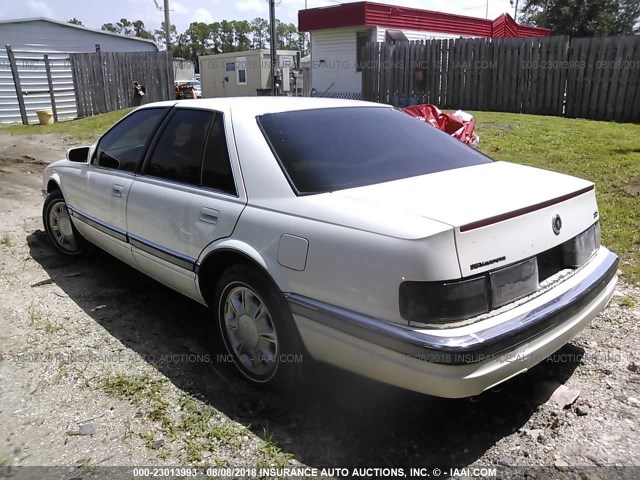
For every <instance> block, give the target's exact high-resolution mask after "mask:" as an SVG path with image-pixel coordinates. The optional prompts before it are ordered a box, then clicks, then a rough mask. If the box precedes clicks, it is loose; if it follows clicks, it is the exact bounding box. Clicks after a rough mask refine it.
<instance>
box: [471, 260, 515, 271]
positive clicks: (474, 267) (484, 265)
mask: <svg viewBox="0 0 640 480" xmlns="http://www.w3.org/2000/svg"><path fill="white" fill-rule="evenodd" d="M506 259H507V257H498V258H492V259H491V260H486V261H484V262H478V263H472V264H471V265H469V269H471V270H475V269H477V268H482V267H486V266H488V265H493V264H494V263H500V262H504V261H505V260H506Z"/></svg>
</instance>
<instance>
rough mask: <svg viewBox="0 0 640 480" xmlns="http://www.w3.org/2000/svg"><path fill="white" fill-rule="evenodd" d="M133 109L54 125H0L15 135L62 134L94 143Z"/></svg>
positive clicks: (0, 129)
mask: <svg viewBox="0 0 640 480" xmlns="http://www.w3.org/2000/svg"><path fill="white" fill-rule="evenodd" d="M130 111H131V109H130V108H126V109H124V110H117V111H115V112H109V113H105V114H104V115H96V116H94V117H88V118H83V119H79V120H69V121H65V122H59V123H54V124H52V125H7V126H4V127H0V133H12V134H14V135H44V134H52V135H62V136H64V137H67V138H70V139H73V140H77V141H79V142H86V143H93V142H94V141H96V140H97V139H98V137H99V136H100V135H102V134H103V133H104V132H105V131H106V130H107V129H108V128H109V127H111V126H112V125H113V124H114V123H115V122H116V121H118V120H120V119H121V118H122V117H123V116H124V115H125V114H127V113H129V112H130Z"/></svg>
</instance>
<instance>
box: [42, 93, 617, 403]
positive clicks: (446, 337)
mask: <svg viewBox="0 0 640 480" xmlns="http://www.w3.org/2000/svg"><path fill="white" fill-rule="evenodd" d="M43 194H44V195H45V197H46V200H45V203H44V211H43V220H44V225H45V227H46V231H47V233H48V235H49V237H50V238H51V241H52V243H53V245H54V246H55V247H56V248H57V249H58V250H59V251H60V252H62V253H65V254H68V255H78V254H80V253H81V252H82V251H83V247H84V246H85V244H86V242H91V243H92V244H95V245H97V246H99V247H100V248H102V249H104V250H106V251H107V252H109V253H111V254H112V255H114V256H115V257H117V258H119V259H120V260H122V261H124V262H126V263H127V264H129V265H131V266H132V267H134V268H137V269H138V270H140V271H142V272H144V273H146V274H148V275H149V276H151V277H153V278H154V279H156V280H158V281H160V282H162V283H164V284H165V285H167V286H169V287H171V288H173V289H175V290H177V291H178V292H181V293H183V294H184V295H186V296H188V297H191V298H192V299H194V300H196V301H198V302H200V303H202V304H205V305H208V306H209V307H210V309H211V311H212V318H211V321H212V322H216V324H217V325H218V327H219V330H220V334H221V335H222V338H223V340H224V343H225V345H226V348H227V349H228V351H229V354H230V355H232V357H233V358H234V361H235V365H236V366H237V368H238V370H239V372H241V373H242V374H243V375H244V376H245V377H246V378H247V379H249V380H250V381H251V382H254V383H256V384H267V385H277V386H284V385H291V383H292V382H294V381H296V380H297V379H299V378H300V372H301V371H302V364H303V360H305V359H307V357H308V356H310V357H312V358H313V359H316V360H319V361H322V362H327V363H330V364H333V365H336V366H338V367H341V368H344V369H347V370H350V371H352V372H356V373H358V374H361V375H364V376H367V377H370V378H374V379H377V380H379V381H382V382H386V383H389V384H393V385H397V386H399V387H402V388H406V389H410V390H414V391H417V392H423V393H426V394H431V395H437V396H442V397H465V396H471V395H476V394H479V393H480V392H482V391H484V390H486V389H489V388H491V387H493V386H495V385H497V384H499V383H501V382H504V381H505V380H507V379H509V378H511V377H513V376H514V375H517V374H519V373H522V372H525V371H527V369H529V368H531V367H532V366H534V365H535V364H537V363H539V362H541V361H542V360H544V359H545V358H546V357H547V356H549V355H551V354H552V353H553V352H555V351H556V350H558V349H559V348H561V347H562V346H563V345H564V344H566V343H567V342H568V341H570V340H571V339H572V338H573V337H574V336H575V335H576V334H577V333H578V332H579V331H580V330H581V329H583V328H584V327H585V326H586V325H588V324H589V322H590V321H591V320H592V319H593V318H594V317H595V316H596V315H597V314H598V313H599V312H600V311H602V310H603V309H604V308H605V306H606V304H607V302H608V301H609V299H610V298H611V296H612V294H613V291H614V288H615V283H616V279H617V273H616V272H617V264H618V258H617V256H616V255H615V254H614V253H612V252H610V251H609V250H607V249H606V248H605V247H603V246H601V245H600V230H599V221H598V220H599V218H598V207H597V204H596V197H595V191H594V185H593V183H591V182H588V181H585V180H581V179H578V178H573V177H570V176H566V175H561V174H558V173H553V172H549V171H545V170H539V169H534V168H530V167H525V166H520V165H515V164H512V163H506V162H496V161H493V160H491V159H490V158H488V157H486V156H484V155H482V154H481V153H479V152H477V151H475V150H473V149H471V148H469V147H467V146H465V145H463V144H462V143H460V142H458V141H457V140H455V139H452V138H451V137H449V136H448V135H446V134H445V133H442V132H440V131H438V130H436V129H435V128H433V127H431V126H429V125H427V124H425V123H423V122H420V121H419V120H416V119H414V118H412V117H410V116H408V115H406V114H405V113H402V112H400V111H398V110H395V109H393V108H391V107H389V106H387V105H380V104H372V103H365V102H355V101H343V100H329V99H317V98H308V99H301V98H277V97H271V98H269V97H261V98H233V99H207V100H198V101H193V100H191V101H177V102H176V101H172V102H161V103H154V104H149V105H145V106H144V107H141V108H138V109H137V110H135V111H133V112H131V113H130V114H129V115H127V116H126V117H124V118H123V119H122V120H121V121H120V122H118V123H117V124H115V125H114V126H113V127H112V128H111V129H110V130H109V131H107V132H106V133H105V134H104V135H103V136H102V137H101V138H100V140H99V141H98V142H97V143H96V144H95V145H93V146H91V147H80V148H74V149H71V150H70V151H69V152H68V154H67V159H66V160H61V161H59V162H56V163H53V164H51V165H49V166H48V167H47V169H46V171H45V174H44V184H43Z"/></svg>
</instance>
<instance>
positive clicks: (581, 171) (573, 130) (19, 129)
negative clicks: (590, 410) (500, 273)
mask: <svg viewBox="0 0 640 480" xmlns="http://www.w3.org/2000/svg"><path fill="white" fill-rule="evenodd" d="M129 111H130V109H126V110H119V111H116V112H110V113H107V114H104V115H98V116H95V117H90V118H85V119H82V120H74V121H70V122H63V123H58V124H54V125H26V126H25V125H11V126H7V127H1V128H0V132H7V133H14V134H35V133H51V134H60V135H65V136H68V137H70V138H73V139H75V140H78V141H87V142H90V141H93V140H95V139H96V138H98V137H99V135H100V134H101V133H102V132H104V131H105V130H106V129H107V128H108V127H109V126H111V125H112V124H113V123H114V122H115V121H116V120H118V119H120V118H121V117H122V116H123V115H124V114H126V113H128V112H129ZM474 115H475V116H476V119H477V121H478V124H477V127H476V131H477V132H478V134H479V135H480V138H481V141H482V143H481V145H480V150H481V151H483V152H484V153H486V154H488V155H489V156H491V157H492V158H495V159H496V160H505V161H509V162H517V163H523V164H526V165H531V166H534V167H540V168H545V169H548V170H553V171H557V172H561V173H566V174H569V175H575V176H578V177H581V178H585V179H587V180H591V181H593V182H595V183H596V187H597V194H598V203H599V210H600V221H601V222H602V241H603V243H604V244H605V245H606V246H607V247H609V248H611V249H613V250H615V251H616V252H618V253H619V254H620V256H621V258H622V262H621V269H622V272H623V273H624V275H625V276H626V278H627V279H628V280H629V281H631V282H640V125H637V124H619V123H613V122H596V121H592V120H578V119H566V118H559V117H543V116H537V115H521V114H513V113H493V112H474ZM1 243H3V244H4V245H6V243H5V239H2V241H1Z"/></svg>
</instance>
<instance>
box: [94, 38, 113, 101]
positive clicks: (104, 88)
mask: <svg viewBox="0 0 640 480" xmlns="http://www.w3.org/2000/svg"><path fill="white" fill-rule="evenodd" d="M96 53H97V57H98V62H99V64H100V78H101V79H102V85H101V87H102V97H103V98H104V109H101V108H100V106H99V105H96V106H97V107H98V113H107V112H110V111H111V108H110V104H109V98H108V92H107V81H106V76H105V73H104V63H103V61H102V51H101V50H100V44H99V43H96ZM96 103H97V102H96ZM101 110H102V111H101Z"/></svg>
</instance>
